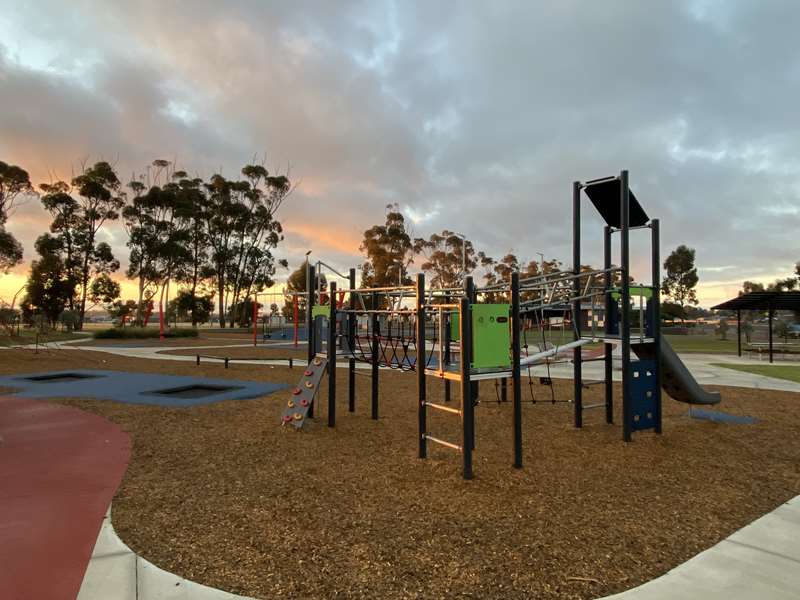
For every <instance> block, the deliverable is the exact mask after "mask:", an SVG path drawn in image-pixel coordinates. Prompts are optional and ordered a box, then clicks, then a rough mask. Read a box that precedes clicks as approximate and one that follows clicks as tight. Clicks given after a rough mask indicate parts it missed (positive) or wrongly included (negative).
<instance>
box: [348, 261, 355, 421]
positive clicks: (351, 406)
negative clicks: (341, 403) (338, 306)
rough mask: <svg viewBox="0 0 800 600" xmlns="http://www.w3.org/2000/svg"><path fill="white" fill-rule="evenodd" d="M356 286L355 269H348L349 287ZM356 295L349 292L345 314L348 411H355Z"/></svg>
mask: <svg viewBox="0 0 800 600" xmlns="http://www.w3.org/2000/svg"><path fill="white" fill-rule="evenodd" d="M355 288H356V270H355V269H350V289H351V290H354V289H355ZM355 309H356V295H355V294H354V293H353V292H352V291H351V292H350V314H349V315H347V346H348V348H347V350H348V352H349V353H350V359H349V360H348V361H347V362H348V364H347V375H348V382H347V383H348V387H347V391H348V396H347V410H348V411H349V412H355V411H356V359H355V358H353V348H355V344H356V320H357V319H358V317H356V313H355V312H353V311H355Z"/></svg>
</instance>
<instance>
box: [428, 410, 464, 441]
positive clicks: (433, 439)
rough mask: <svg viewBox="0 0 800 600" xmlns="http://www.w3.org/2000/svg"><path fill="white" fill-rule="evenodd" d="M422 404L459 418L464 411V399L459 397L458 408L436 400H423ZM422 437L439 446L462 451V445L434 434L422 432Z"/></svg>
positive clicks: (462, 416) (462, 415)
mask: <svg viewBox="0 0 800 600" xmlns="http://www.w3.org/2000/svg"><path fill="white" fill-rule="evenodd" d="M423 404H425V406H426V407H429V408H433V409H435V410H440V411H442V412H446V413H450V414H454V415H458V416H459V417H460V418H461V419H463V418H464V411H463V404H464V399H463V398H462V399H461V407H460V408H453V407H452V406H446V405H444V404H438V403H436V402H429V401H427V400H425V401H423ZM423 437H424V438H425V439H426V440H430V441H431V442H434V443H436V444H439V445H440V446H444V447H445V448H450V449H451V450H456V451H458V452H462V451H463V447H462V446H460V445H458V444H454V443H453V442H448V441H447V440H443V439H441V438H437V437H435V436H432V435H431V434H430V433H428V432H426V433H424V434H423Z"/></svg>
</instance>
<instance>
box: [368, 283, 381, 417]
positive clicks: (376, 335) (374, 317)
mask: <svg viewBox="0 0 800 600" xmlns="http://www.w3.org/2000/svg"><path fill="white" fill-rule="evenodd" d="M377 303H378V297H377V294H375V293H373V294H372V302H371V305H372V309H373V310H377ZM370 317H371V318H370V320H371V321H372V322H371V323H370V327H371V328H372V335H371V336H370V340H371V341H372V419H373V420H375V421H377V420H378V392H379V388H378V376H379V375H378V373H379V372H380V371H379V369H378V348H379V346H378V344H380V335H381V332H380V326H379V324H378V313H375V312H373V313H372V314H371V315H370Z"/></svg>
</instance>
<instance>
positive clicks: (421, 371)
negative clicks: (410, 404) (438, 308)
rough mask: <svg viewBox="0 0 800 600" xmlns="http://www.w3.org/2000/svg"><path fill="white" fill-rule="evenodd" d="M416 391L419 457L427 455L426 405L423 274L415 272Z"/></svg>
mask: <svg viewBox="0 0 800 600" xmlns="http://www.w3.org/2000/svg"><path fill="white" fill-rule="evenodd" d="M416 333H417V336H416V337H417V358H416V361H415V363H414V364H415V368H416V370H417V391H418V392H419V406H418V407H417V417H418V419H417V420H418V424H419V457H420V458H427V457H428V438H426V437H425V436H426V435H427V434H428V405H427V388H426V381H425V275H423V274H422V273H419V274H417V332H416Z"/></svg>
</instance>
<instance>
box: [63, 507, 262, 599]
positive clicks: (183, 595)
mask: <svg viewBox="0 0 800 600" xmlns="http://www.w3.org/2000/svg"><path fill="white" fill-rule="evenodd" d="M66 597H67V596H65V598H66ZM77 600H252V599H247V598H245V597H244V596H236V595H235V594H231V593H228V592H224V591H222V590H217V589H214V588H210V587H207V586H205V585H200V584H199V583H195V582H193V581H188V580H186V579H184V578H183V577H179V576H177V575H173V574H172V573H169V572H167V571H165V570H163V569H159V568H158V567H157V566H155V565H154V564H153V563H151V562H149V561H147V560H145V559H144V558H142V557H140V556H137V555H136V554H135V553H134V552H133V550H131V549H130V548H128V546H126V545H125V544H124V543H123V541H122V540H121V539H119V537H117V534H116V532H115V531H114V527H113V526H112V525H111V509H110V508H109V509H108V512H107V513H106V516H105V518H104V519H103V526H102V527H101V529H100V535H99V536H97V543H96V544H95V546H94V552H93V553H92V558H91V560H90V561H89V567H88V568H87V569H86V576H85V577H84V579H83V585H81V588H80V592H79V593H78V598H77Z"/></svg>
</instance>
